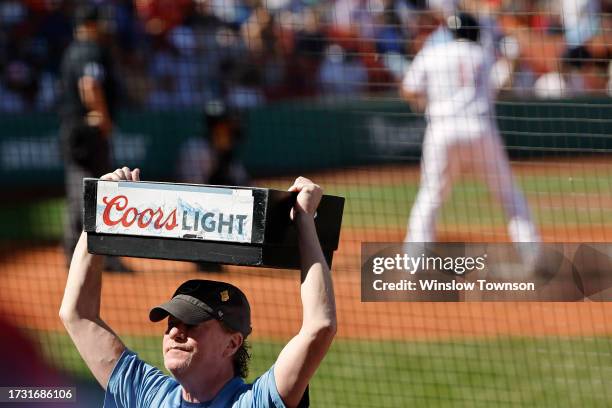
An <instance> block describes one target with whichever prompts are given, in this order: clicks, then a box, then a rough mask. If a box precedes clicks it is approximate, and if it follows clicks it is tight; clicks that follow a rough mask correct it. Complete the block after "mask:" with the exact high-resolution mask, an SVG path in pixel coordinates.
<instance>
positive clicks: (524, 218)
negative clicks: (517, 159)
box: [473, 130, 540, 242]
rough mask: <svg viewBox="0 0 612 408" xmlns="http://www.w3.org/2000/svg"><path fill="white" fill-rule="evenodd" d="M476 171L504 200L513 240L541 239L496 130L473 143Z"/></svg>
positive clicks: (495, 193)
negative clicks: (515, 181)
mask: <svg viewBox="0 0 612 408" xmlns="http://www.w3.org/2000/svg"><path fill="white" fill-rule="evenodd" d="M473 150H474V154H475V156H479V157H475V159H474V163H475V164H476V165H477V166H479V167H480V168H479V169H477V173H478V174H481V175H482V176H483V177H484V180H485V182H486V183H487V186H488V187H489V190H490V191H491V193H492V194H493V195H494V196H495V197H496V198H497V199H498V200H499V201H500V202H501V203H502V205H503V207H504V211H505V213H506V216H507V218H508V233H509V235H510V238H511V239H512V241H513V242H539V241H540V236H539V234H538V231H537V228H536V226H535V224H534V222H533V220H532V217H531V213H530V211H529V207H528V205H527V200H526V199H525V197H524V195H523V193H522V192H521V191H520V189H519V188H518V187H517V186H516V184H515V183H514V180H513V177H512V172H511V169H510V164H509V161H508V156H507V154H506V151H505V150H504V148H503V146H502V143H501V139H500V137H499V134H498V133H497V132H496V131H495V130H493V131H492V132H491V133H490V134H489V135H484V136H482V137H481V138H480V139H479V141H478V142H477V143H475V144H474V149H473Z"/></svg>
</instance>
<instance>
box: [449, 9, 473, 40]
mask: <svg viewBox="0 0 612 408" xmlns="http://www.w3.org/2000/svg"><path fill="white" fill-rule="evenodd" d="M446 25H447V26H448V29H449V30H450V31H451V33H453V36H454V37H455V38H458V39H459V38H461V39H464V40H470V41H474V42H478V40H479V38H480V27H479V26H478V21H476V19H475V18H474V17H473V16H472V15H471V14H468V13H457V14H454V15H452V16H449V17H448V18H447V19H446Z"/></svg>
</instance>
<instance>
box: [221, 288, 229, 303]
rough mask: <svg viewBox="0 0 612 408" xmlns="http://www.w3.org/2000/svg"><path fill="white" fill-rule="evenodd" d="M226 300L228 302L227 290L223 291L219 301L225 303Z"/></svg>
mask: <svg viewBox="0 0 612 408" xmlns="http://www.w3.org/2000/svg"><path fill="white" fill-rule="evenodd" d="M228 300H229V292H228V291H227V290H224V291H223V292H221V301H222V302H227V301H228Z"/></svg>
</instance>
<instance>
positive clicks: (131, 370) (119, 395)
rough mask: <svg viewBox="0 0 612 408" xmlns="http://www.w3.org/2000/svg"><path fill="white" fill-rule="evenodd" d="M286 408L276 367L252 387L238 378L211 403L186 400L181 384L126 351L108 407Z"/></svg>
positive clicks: (112, 382)
mask: <svg viewBox="0 0 612 408" xmlns="http://www.w3.org/2000/svg"><path fill="white" fill-rule="evenodd" d="M132 407H134V408H140V407H142V408H229V407H232V408H246V407H258V408H259V407H261V408H264V407H270V408H285V404H284V403H283V401H282V399H281V397H280V395H279V394H278V390H277V389H276V382H275V381H274V366H272V367H271V368H270V369H269V370H268V371H266V372H265V373H264V374H263V375H262V376H261V377H259V378H257V379H256V380H255V381H254V382H253V383H252V384H245V383H244V381H243V380H242V378H239V377H234V378H233V379H232V380H230V381H228V382H227V384H225V385H224V386H223V388H222V389H221V391H219V393H218V394H217V396H216V397H215V398H214V399H213V400H212V401H208V402H203V403H198V404H195V403H190V402H186V401H183V398H182V389H181V385H180V384H179V383H178V382H177V381H176V380H175V379H174V378H172V377H170V376H168V375H166V374H164V373H162V372H161V370H159V369H158V368H155V367H153V366H151V365H149V364H147V363H145V362H144V361H142V360H140V359H139V358H138V357H137V356H136V354H135V353H134V352H133V351H130V350H127V349H126V350H125V351H124V352H123V354H122V355H121V358H120V359H119V361H118V362H117V365H116V366H115V368H114V369H113V372H112V374H111V377H110V380H109V382H108V386H107V387H106V394H105V396H104V408H132Z"/></svg>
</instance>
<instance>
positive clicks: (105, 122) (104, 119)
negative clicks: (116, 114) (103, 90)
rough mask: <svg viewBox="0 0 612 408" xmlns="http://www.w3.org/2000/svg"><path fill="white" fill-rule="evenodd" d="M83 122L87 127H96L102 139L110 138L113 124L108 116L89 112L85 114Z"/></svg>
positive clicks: (97, 112)
mask: <svg viewBox="0 0 612 408" xmlns="http://www.w3.org/2000/svg"><path fill="white" fill-rule="evenodd" d="M85 121H86V122H87V124H88V125H89V126H92V127H97V128H98V129H100V133H101V134H102V136H104V137H108V136H110V134H111V132H112V130H113V122H112V121H111V119H110V117H109V116H108V114H105V113H102V112H100V111H91V112H89V113H88V114H87V116H86V118H85Z"/></svg>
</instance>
